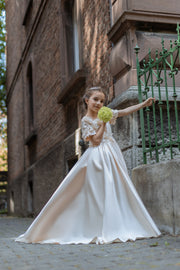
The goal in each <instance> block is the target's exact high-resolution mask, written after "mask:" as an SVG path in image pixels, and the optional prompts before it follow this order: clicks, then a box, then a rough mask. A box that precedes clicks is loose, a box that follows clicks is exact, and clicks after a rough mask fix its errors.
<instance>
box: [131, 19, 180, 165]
mask: <svg viewBox="0 0 180 270" xmlns="http://www.w3.org/2000/svg"><path fill="white" fill-rule="evenodd" d="M161 44H162V50H161V52H158V51H156V52H155V56H154V58H155V59H153V57H152V53H151V51H150V50H149V54H148V59H144V60H142V61H139V57H138V56H139V50H140V48H139V47H138V46H136V47H135V53H136V65H137V80H138V93H139V101H140V102H142V100H144V99H145V98H147V97H149V96H152V97H155V98H156V100H157V102H156V103H153V106H152V107H147V108H145V109H141V110H140V125H141V137H142V148H143V162H144V163H147V161H148V160H153V159H154V160H155V161H156V162H159V160H160V156H161V155H166V156H167V153H168V155H169V158H170V159H172V158H173V157H174V155H175V154H177V153H178V152H179V150H180V135H179V118H180V117H179V110H178V103H179V102H178V100H180V87H179V88H178V87H176V81H177V80H179V83H178V85H179V86H180V79H179V75H180V74H179V70H178V69H179V67H180V27H179V24H178V25H177V39H176V40H175V41H174V42H172V40H170V41H169V50H167V49H166V48H165V43H164V39H162V42H161ZM178 94H179V95H178ZM179 154H180V152H179Z"/></svg>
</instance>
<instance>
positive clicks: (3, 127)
mask: <svg viewBox="0 0 180 270" xmlns="http://www.w3.org/2000/svg"><path fill="white" fill-rule="evenodd" d="M5 15H6V14H5V0H0V170H1V171H2V170H7V118H6V115H7V108H6V55H5V47H6V24H5Z"/></svg>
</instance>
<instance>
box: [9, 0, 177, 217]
mask: <svg viewBox="0 0 180 270" xmlns="http://www.w3.org/2000/svg"><path fill="white" fill-rule="evenodd" d="M6 11H7V105H8V149H9V154H8V162H9V163H8V164H9V165H8V166H9V168H8V174H9V175H8V181H9V182H8V183H9V188H8V189H9V191H8V196H9V213H10V214H16V215H22V216H27V215H37V214H38V213H39V211H40V209H41V208H42V206H43V205H44V204H45V203H46V202H47V200H48V199H49V197H50V196H51V194H52V193H53V192H54V191H55V189H56V188H57V186H58V185H59V184H60V182H61V181H62V180H63V178H64V176H65V175H66V174H67V172H68V171H69V170H70V169H71V167H72V166H73V165H74V163H75V162H76V161H77V159H78V158H79V156H80V155H81V151H82V149H81V148H80V146H79V144H78V142H79V139H80V123H81V118H82V116H83V115H84V113H85V111H84V107H83V104H82V95H83V93H84V91H85V89H86V87H89V86H95V85H101V86H102V87H103V88H104V89H105V91H106V92H107V95H108V103H109V105H110V106H111V107H112V108H123V107H125V106H127V105H131V104H134V103H137V101H138V95H137V79H136V61H135V54H134V49H133V48H134V47H135V46H136V44H138V45H139V46H140V47H141V52H140V59H143V58H145V57H146V55H147V53H148V49H147V48H151V49H152V50H153V49H154V48H157V46H158V44H159V41H160V39H161V36H162V35H163V37H164V38H165V40H166V39H167V40H169V39H170V38H172V37H174V35H175V33H176V24H177V22H178V21H179V20H180V15H179V14H180V7H179V5H178V0H172V1H171V2H169V1H166V0H160V1H157V2H156V3H155V4H153V5H152V4H151V2H150V1H148V0H144V1H143V2H142V1H140V0H133V1H132V0H16V1H14V0H6ZM114 134H115V137H116V139H117V141H118V143H119V145H120V147H121V149H122V151H123V153H124V156H125V159H126V162H127V164H128V169H129V171H131V169H132V168H134V167H136V166H137V165H139V164H141V163H142V158H141V152H140V150H139V149H140V147H139V141H138V140H139V136H140V135H139V120H138V113H134V114H133V115H131V116H129V117H125V118H123V119H119V120H118V122H117V124H116V126H115V127H114Z"/></svg>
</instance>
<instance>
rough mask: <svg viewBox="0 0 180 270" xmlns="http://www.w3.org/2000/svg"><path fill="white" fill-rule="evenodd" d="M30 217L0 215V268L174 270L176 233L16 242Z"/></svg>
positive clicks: (179, 250) (178, 249) (178, 256)
mask: <svg viewBox="0 0 180 270" xmlns="http://www.w3.org/2000/svg"><path fill="white" fill-rule="evenodd" d="M31 222H32V219H30V218H15V217H0V261H1V263H0V270H16V269H17V270H37V269H38V270H96V269H97V270H116V269H120V270H121V269H122V270H149V269H157V270H176V269H177V270H178V269H180V235H178V236H172V235H162V236H161V237H159V238H154V239H153V238H152V239H143V240H137V241H135V242H127V243H116V244H106V245H95V244H92V245H52V244H44V245H40V244H25V243H17V242H15V241H14V239H15V238H16V237H17V236H18V235H20V234H22V233H23V232H24V231H25V230H26V229H27V228H28V226H29V225H30V224H31Z"/></svg>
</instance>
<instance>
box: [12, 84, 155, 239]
mask: <svg viewBox="0 0 180 270" xmlns="http://www.w3.org/2000/svg"><path fill="white" fill-rule="evenodd" d="M153 100H154V99H153V98H149V99H147V100H146V101H144V102H142V103H140V104H138V105H134V106H130V107H128V108H126V109H123V110H113V117H112V119H111V121H110V123H115V121H116V118H117V117H121V116H124V115H128V114H130V113H133V112H135V111H137V110H139V109H141V108H143V107H146V106H151V105H152V101H153ZM84 101H85V104H86V106H87V113H86V115H85V116H84V117H83V118H82V137H83V138H84V140H85V141H88V142H89V148H88V149H87V150H86V152H85V153H84V154H83V155H82V157H81V158H80V159H79V161H78V162H77V163H76V165H75V166H74V167H73V168H72V170H71V171H70V172H69V174H68V175H67V176H66V177H65V179H64V180H63V182H62V183H61V184H60V186H59V187H58V188H57V190H56V191H55V193H54V194H53V196H52V197H51V198H50V200H49V201H48V203H47V204H46V205H45V207H44V208H43V209H42V211H41V212H40V214H39V215H38V216H37V218H36V219H35V220H34V222H33V223H32V225H31V226H30V227H29V229H28V230H27V231H26V232H25V234H23V235H21V236H19V237H18V238H17V239H16V241H20V242H26V243H58V244H80V243H81V244H88V243H97V244H104V243H112V242H125V241H127V240H135V239H137V238H146V237H157V236H159V235H160V231H159V230H158V228H157V227H156V225H155V224H154V222H153V220H152V219H151V217H150V215H149V214H148V212H147V210H146V209H145V207H144V205H143V203H142V201H141V199H140V198H139V196H138V194H137V192H136V190H135V188H134V186H133V184H132V182H131V180H130V178H129V176H128V172H127V168H126V164H125V161H124V159H123V156H122V153H121V151H120V149H119V147H118V145H117V143H116V142H115V140H114V138H113V136H112V132H111V127H110V123H109V122H108V123H104V122H102V121H100V120H99V119H98V118H97V115H98V111H99V109H100V108H101V107H102V106H103V105H104V103H105V94H104V92H103V91H102V89H101V88H100V87H93V88H90V89H88V90H87V91H86V94H85V96H84Z"/></svg>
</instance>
